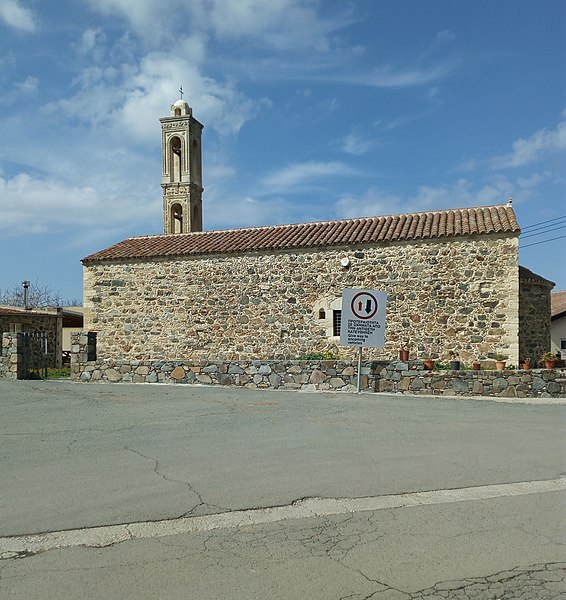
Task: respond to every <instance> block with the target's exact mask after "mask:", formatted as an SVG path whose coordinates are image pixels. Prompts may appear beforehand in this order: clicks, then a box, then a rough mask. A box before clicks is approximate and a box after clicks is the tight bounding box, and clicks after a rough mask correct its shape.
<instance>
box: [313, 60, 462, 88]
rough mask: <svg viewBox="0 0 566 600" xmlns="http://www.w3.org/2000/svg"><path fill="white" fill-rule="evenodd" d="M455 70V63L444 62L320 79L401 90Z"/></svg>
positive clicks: (430, 81) (388, 67)
mask: <svg viewBox="0 0 566 600" xmlns="http://www.w3.org/2000/svg"><path fill="white" fill-rule="evenodd" d="M455 68H456V65H455V63H453V62H451V61H446V62H444V63H440V64H437V65H432V66H430V67H408V68H395V67H393V66H391V65H387V66H383V67H378V68H376V69H374V70H373V71H372V72H370V73H358V74H356V73H351V74H347V75H344V74H339V73H337V74H334V75H332V76H326V77H325V76H323V77H322V79H326V80H328V81H335V82H337V83H345V84H355V85H363V86H370V87H378V88H402V87H411V86H418V85H425V84H427V83H432V82H434V81H438V80H439V79H443V78H445V77H447V76H448V75H450V74H451V73H452V72H453V71H454V69H455Z"/></svg>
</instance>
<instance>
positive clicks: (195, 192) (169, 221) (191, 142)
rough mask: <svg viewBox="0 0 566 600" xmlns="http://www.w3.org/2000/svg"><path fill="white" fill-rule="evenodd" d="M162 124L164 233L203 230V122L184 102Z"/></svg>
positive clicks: (178, 102) (173, 105) (179, 102)
mask: <svg viewBox="0 0 566 600" xmlns="http://www.w3.org/2000/svg"><path fill="white" fill-rule="evenodd" d="M159 122H160V123H161V154H162V177H161V187H162V188H163V232H164V233H190V232H191V231H202V192H203V189H204V188H203V187H202V153H201V135H202V128H203V125H202V123H199V122H198V121H197V120H196V119H195V118H194V117H193V111H192V109H191V107H190V106H189V105H188V103H187V102H185V101H184V100H183V99H181V100H177V101H176V102H175V104H172V105H171V115H170V116H169V117H163V118H161V119H159Z"/></svg>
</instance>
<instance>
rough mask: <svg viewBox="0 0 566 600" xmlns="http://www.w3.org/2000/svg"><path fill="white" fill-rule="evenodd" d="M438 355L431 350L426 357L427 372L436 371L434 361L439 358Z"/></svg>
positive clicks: (424, 364)
mask: <svg viewBox="0 0 566 600" xmlns="http://www.w3.org/2000/svg"><path fill="white" fill-rule="evenodd" d="M437 356H438V355H437V354H436V353H434V352H432V350H429V351H428V352H427V353H426V354H425V357H424V358H423V367H424V368H425V369H426V370H427V371H433V370H434V359H435V358H436V357H437Z"/></svg>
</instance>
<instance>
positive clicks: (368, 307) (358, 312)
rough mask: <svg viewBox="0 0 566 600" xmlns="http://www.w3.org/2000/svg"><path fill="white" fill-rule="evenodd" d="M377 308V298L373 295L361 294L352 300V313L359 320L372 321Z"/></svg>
mask: <svg viewBox="0 0 566 600" xmlns="http://www.w3.org/2000/svg"><path fill="white" fill-rule="evenodd" d="M377 308H378V307H377V298H376V297H375V296H374V295H373V294H369V293H368V292H360V293H359V294H356V295H355V296H354V297H353V298H352V313H353V314H354V316H356V317H357V318H358V319H371V318H372V317H373V316H374V315H375V313H376V312H377Z"/></svg>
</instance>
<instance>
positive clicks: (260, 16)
mask: <svg viewBox="0 0 566 600" xmlns="http://www.w3.org/2000/svg"><path fill="white" fill-rule="evenodd" d="M201 6H202V7H203V8H204V11H203V13H202V14H203V15H204V14H206V16H207V18H208V19H209V26H210V28H211V30H212V31H213V32H214V34H215V35H217V36H218V37H227V38H242V37H245V38H246V39H248V40H249V41H250V42H252V43H255V44H258V43H259V44H262V45H264V46H268V47H271V48H275V49H278V50H297V49H300V48H314V49H315V50H318V51H326V50H328V48H329V44H330V42H329V39H328V35H329V34H330V33H331V32H332V31H334V30H336V29H338V28H340V27H344V26H345V25H347V24H348V23H349V22H350V19H349V18H348V16H347V15H346V14H345V13H343V14H341V15H340V17H339V18H338V17H335V18H332V19H322V18H321V17H320V16H319V14H318V13H317V8H318V2H316V1H313V0H269V1H268V2H266V1H265V0H204V1H202V2H201Z"/></svg>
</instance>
